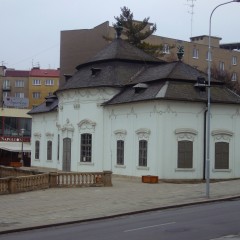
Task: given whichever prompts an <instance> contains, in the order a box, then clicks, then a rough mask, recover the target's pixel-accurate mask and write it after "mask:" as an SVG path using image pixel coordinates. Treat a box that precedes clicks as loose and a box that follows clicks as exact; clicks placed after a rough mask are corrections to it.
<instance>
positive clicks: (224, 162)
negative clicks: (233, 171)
mask: <svg viewBox="0 0 240 240" xmlns="http://www.w3.org/2000/svg"><path fill="white" fill-rule="evenodd" d="M215 169H229V143H228V142H216V143H215Z"/></svg>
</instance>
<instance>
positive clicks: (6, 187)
mask: <svg viewBox="0 0 240 240" xmlns="http://www.w3.org/2000/svg"><path fill="white" fill-rule="evenodd" d="M25 171H26V170H21V169H12V170H11V169H10V167H2V166H0V194H8V193H19V192H26V191H33V190H40V189H45V188H52V187H56V188H57V187H107V186H112V172H110V171H104V172H87V173H78V172H77V173H74V172H71V173H67V172H50V173H39V172H34V174H31V173H32V172H33V171H27V172H25ZM7 174H13V175H7ZM21 174H22V175H21Z"/></svg>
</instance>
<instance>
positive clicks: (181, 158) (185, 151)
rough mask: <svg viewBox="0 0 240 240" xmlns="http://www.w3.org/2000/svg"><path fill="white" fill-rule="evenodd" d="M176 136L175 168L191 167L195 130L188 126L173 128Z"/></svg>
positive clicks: (192, 164) (192, 163)
mask: <svg viewBox="0 0 240 240" xmlns="http://www.w3.org/2000/svg"><path fill="white" fill-rule="evenodd" d="M175 134H176V137H177V154H176V155H177V164H176V165H177V169H179V170H181V169H186V170H188V169H193V166H194V162H193V153H194V140H195V137H196V136H197V134H198V133H197V131H196V130H194V129H190V128H180V129H176V130H175Z"/></svg>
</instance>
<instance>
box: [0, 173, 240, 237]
mask: <svg viewBox="0 0 240 240" xmlns="http://www.w3.org/2000/svg"><path fill="white" fill-rule="evenodd" d="M205 187H206V186H205V184H204V183H197V184H195V183H192V184H191V183H189V184H186V183H184V184H176V183H164V182H160V183H158V184H146V183H141V181H140V179H136V178H134V179H131V178H124V177H113V187H90V188H54V189H45V190H40V191H32V192H26V193H19V194H11V195H10V194H9V195H1V196H0V215H1V219H0V233H1V232H2V231H7V230H14V229H21V228H28V227H35V226H41V225H48V224H55V223H63V222H69V221H77V220H84V219H91V218H96V217H104V216H111V215H116V214H122V213H128V212H133V211H141V210H146V209H152V208H160V207H166V206H175V205H178V204H183V203H194V202H199V201H206V200H208V199H206V197H205ZM238 195H239V196H240V180H233V181H225V182H216V183H211V184H210V196H211V199H218V198H224V197H230V196H238ZM225 240H226V239H225ZM231 240H234V239H231Z"/></svg>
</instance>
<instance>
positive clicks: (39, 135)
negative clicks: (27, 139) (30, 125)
mask: <svg viewBox="0 0 240 240" xmlns="http://www.w3.org/2000/svg"><path fill="white" fill-rule="evenodd" d="M33 136H34V137H38V138H40V137H41V136H42V134H41V133H40V132H35V133H34V134H33Z"/></svg>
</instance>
